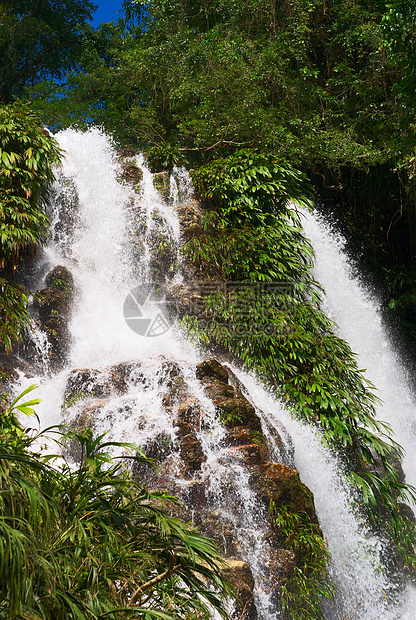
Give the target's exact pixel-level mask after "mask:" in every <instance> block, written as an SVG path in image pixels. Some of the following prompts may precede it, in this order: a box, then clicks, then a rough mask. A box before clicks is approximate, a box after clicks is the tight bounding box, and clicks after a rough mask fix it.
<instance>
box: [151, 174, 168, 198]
mask: <svg viewBox="0 0 416 620" xmlns="http://www.w3.org/2000/svg"><path fill="white" fill-rule="evenodd" d="M153 186H154V188H155V189H156V190H157V191H158V192H159V193H160V194H161V195H162V196H163V198H164V199H165V200H166V201H167V200H168V199H169V195H170V177H169V173H168V172H166V171H163V172H155V173H154V175H153Z"/></svg>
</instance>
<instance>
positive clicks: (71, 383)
mask: <svg viewBox="0 0 416 620" xmlns="http://www.w3.org/2000/svg"><path fill="white" fill-rule="evenodd" d="M110 394H111V385H110V383H109V381H108V380H106V376H105V374H104V373H102V372H100V371H98V370H94V369H91V368H76V369H75V370H72V371H71V373H70V374H69V377H68V380H67V383H66V388H65V394H64V407H65V408H68V407H71V406H72V405H73V404H74V403H75V402H76V401H78V400H80V399H81V398H87V397H92V398H103V397H107V396H109V395H110Z"/></svg>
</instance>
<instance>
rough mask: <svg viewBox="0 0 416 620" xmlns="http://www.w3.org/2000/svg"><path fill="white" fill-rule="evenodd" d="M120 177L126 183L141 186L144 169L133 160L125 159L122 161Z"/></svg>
mask: <svg viewBox="0 0 416 620" xmlns="http://www.w3.org/2000/svg"><path fill="white" fill-rule="evenodd" d="M119 179H120V181H122V182H124V183H128V184H129V185H133V187H137V186H140V183H141V181H142V180H143V171H142V170H141V168H139V167H138V166H136V164H135V163H133V162H132V161H127V160H123V161H122V162H121V173H120V175H119Z"/></svg>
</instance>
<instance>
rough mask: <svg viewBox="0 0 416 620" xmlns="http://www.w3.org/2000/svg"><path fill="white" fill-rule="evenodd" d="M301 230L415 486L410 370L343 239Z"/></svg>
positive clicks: (330, 307)
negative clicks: (401, 359)
mask: <svg viewBox="0 0 416 620" xmlns="http://www.w3.org/2000/svg"><path fill="white" fill-rule="evenodd" d="M302 224H303V228H304V231H305V235H306V237H308V239H310V241H311V243H312V245H313V248H314V252H315V267H314V275H315V278H316V280H317V281H318V282H320V284H322V286H323V288H324V290H325V293H326V294H325V296H324V300H323V304H324V306H323V307H324V309H325V311H326V314H327V315H328V316H329V317H330V318H331V319H332V320H333V321H334V322H335V323H336V325H337V326H338V331H339V335H340V336H341V337H342V338H344V339H345V340H346V341H347V342H348V343H349V344H350V346H351V349H352V351H353V352H354V353H355V354H356V355H357V362H358V365H359V367H360V368H364V369H365V376H366V378H367V379H368V380H369V381H370V382H371V383H372V384H373V385H374V387H375V389H376V392H375V393H376V394H377V396H378V397H379V398H380V399H381V401H382V402H381V405H380V406H379V407H378V410H377V416H378V418H379V419H380V420H383V421H385V422H387V423H388V424H390V426H391V429H392V431H393V438H394V439H395V440H396V441H397V442H398V443H399V444H400V445H401V446H402V447H403V449H404V458H403V462H402V466H403V471H404V473H405V476H406V482H407V483H408V484H411V485H413V486H415V485H416V453H415V450H414V446H415V443H416V415H415V414H416V403H415V401H414V398H413V396H412V393H411V390H410V386H409V382H408V377H407V375H406V370H405V369H404V368H403V366H402V364H401V362H400V360H399V357H398V355H397V354H396V353H395V351H394V348H393V347H392V345H391V343H390V341H389V338H388V335H387V333H386V331H385V328H384V327H383V322H382V317H381V311H380V307H379V303H378V300H377V299H376V298H375V296H374V295H372V294H371V292H370V291H369V290H368V289H367V288H366V287H365V286H363V285H362V284H361V282H360V281H359V279H358V278H357V277H356V276H355V274H354V271H353V266H352V265H351V262H350V261H349V259H348V257H347V255H346V253H345V251H344V247H345V241H344V239H343V238H342V237H341V236H340V235H338V234H336V233H334V232H332V230H331V228H330V227H329V226H328V225H327V224H326V223H325V222H324V221H323V219H322V218H321V217H319V216H317V215H315V214H310V213H304V218H303V222H302ZM413 508H415V507H413ZM405 599H406V597H405ZM415 601H416V590H415V589H414V588H409V589H408V590H407V599H406V600H405V602H404V603H403V607H402V608H401V610H400V611H399V612H398V615H396V616H394V617H397V618H400V619H401V620H404V619H406V620H407V619H409V620H411V619H412V618H414V617H415V612H414V609H415V608H416V604H415Z"/></svg>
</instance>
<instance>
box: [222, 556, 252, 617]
mask: <svg viewBox="0 0 416 620" xmlns="http://www.w3.org/2000/svg"><path fill="white" fill-rule="evenodd" d="M225 574H226V576H227V577H228V579H229V580H230V581H231V583H232V584H233V586H234V588H235V591H236V595H237V596H236V600H235V602H234V609H233V611H232V612H231V618H235V620H257V610H256V606H255V604H254V593H255V583H254V578H253V573H252V572H251V568H250V565H249V564H247V562H242V561H241V560H227V565H226V568H225Z"/></svg>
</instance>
